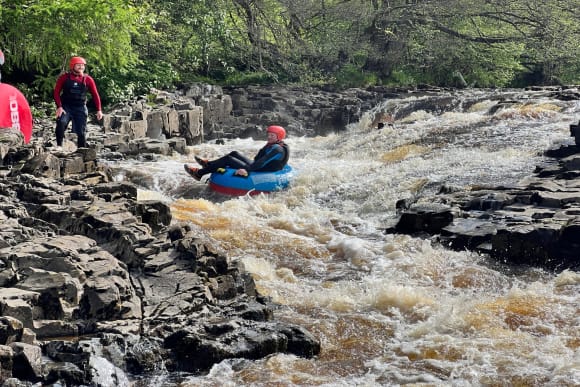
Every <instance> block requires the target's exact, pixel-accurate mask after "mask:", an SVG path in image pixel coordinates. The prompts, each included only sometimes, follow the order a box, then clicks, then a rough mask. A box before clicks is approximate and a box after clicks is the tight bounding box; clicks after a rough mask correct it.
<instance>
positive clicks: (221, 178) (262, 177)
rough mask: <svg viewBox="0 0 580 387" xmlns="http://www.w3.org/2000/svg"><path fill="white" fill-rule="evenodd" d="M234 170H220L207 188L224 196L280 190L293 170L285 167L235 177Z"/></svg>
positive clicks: (211, 178)
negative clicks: (273, 170) (274, 170)
mask: <svg viewBox="0 0 580 387" xmlns="http://www.w3.org/2000/svg"><path fill="white" fill-rule="evenodd" d="M235 172H236V170H235V169H232V168H221V169H220V171H218V172H214V173H212V174H211V176H210V178H209V187H210V188H211V189H212V190H214V191H215V192H219V193H222V194H225V195H233V196H241V195H247V194H250V195H257V194H259V193H269V192H273V191H279V190H282V189H284V188H286V187H288V185H289V184H290V182H291V180H292V178H293V177H294V169H293V168H292V167H291V166H290V165H286V166H285V167H284V168H283V169H281V170H279V171H276V172H250V173H249V175H248V176H237V175H235V174H234V173H235Z"/></svg>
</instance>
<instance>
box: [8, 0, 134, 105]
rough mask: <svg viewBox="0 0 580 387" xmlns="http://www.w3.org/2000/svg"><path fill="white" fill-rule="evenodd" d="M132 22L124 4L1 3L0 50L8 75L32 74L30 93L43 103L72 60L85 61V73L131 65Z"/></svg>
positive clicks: (80, 0) (119, 0) (85, 0)
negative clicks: (13, 72)
mask: <svg viewBox="0 0 580 387" xmlns="http://www.w3.org/2000/svg"><path fill="white" fill-rule="evenodd" d="M138 16H139V12H138V10H137V8H136V7H134V6H133V1H130V0H111V1H102V0H75V1H60V0H41V1H24V0H20V1H2V2H1V7H0V46H2V47H3V49H4V51H5V54H7V63H8V67H9V70H15V69H18V70H19V71H26V72H28V73H30V74H33V75H34V77H35V78H36V81H35V83H34V84H33V87H34V88H35V89H36V90H37V93H38V95H40V96H42V97H43V98H48V97H49V95H50V93H51V89H52V87H53V86H54V82H55V80H56V77H57V76H58V73H59V72H60V71H63V70H67V69H68V60H69V58H70V57H71V56H72V55H80V56H83V57H85V59H86V60H87V62H88V69H89V70H92V69H98V68H103V67H117V68H123V67H125V66H127V65H130V64H132V63H135V62H136V61H137V59H138V56H137V53H135V52H134V51H133V49H132V46H131V36H132V34H133V33H134V32H135V26H136V25H137V23H138Z"/></svg>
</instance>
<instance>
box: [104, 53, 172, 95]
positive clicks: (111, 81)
mask: <svg viewBox="0 0 580 387" xmlns="http://www.w3.org/2000/svg"><path fill="white" fill-rule="evenodd" d="M95 81H96V82H97V84H98V88H99V94H100V96H101V99H102V100H103V103H104V104H114V103H117V102H121V101H125V100H128V99H131V98H132V97H133V96H136V95H145V94H147V93H148V92H149V90H151V89H152V88H156V89H171V88H173V87H174V85H175V84H176V83H178V82H179V75H178V73H177V72H176V71H175V70H174V69H173V68H172V66H171V64H169V63H167V62H161V61H152V60H147V61H143V62H142V63H140V64H138V65H134V66H131V67H129V68H127V69H123V70H122V71H119V69H106V70H104V71H100V72H99V73H98V74H97V75H95Z"/></svg>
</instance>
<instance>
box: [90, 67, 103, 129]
mask: <svg viewBox="0 0 580 387" xmlns="http://www.w3.org/2000/svg"><path fill="white" fill-rule="evenodd" d="M86 83H87V87H88V89H89V93H91V96H92V97H93V102H94V104H95V107H96V108H97V120H99V121H100V120H101V119H102V118H103V112H102V110H101V109H102V107H101V97H100V96H99V92H98V90H97V84H96V83H95V80H94V79H93V77H91V76H88V75H87V79H86Z"/></svg>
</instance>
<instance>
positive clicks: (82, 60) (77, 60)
mask: <svg viewBox="0 0 580 387" xmlns="http://www.w3.org/2000/svg"><path fill="white" fill-rule="evenodd" d="M76 64H84V65H86V64H87V61H86V60H85V58H83V57H80V56H73V57H72V58H70V61H69V62H68V67H69V68H70V69H71V70H72V69H73V67H75V65H76Z"/></svg>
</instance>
